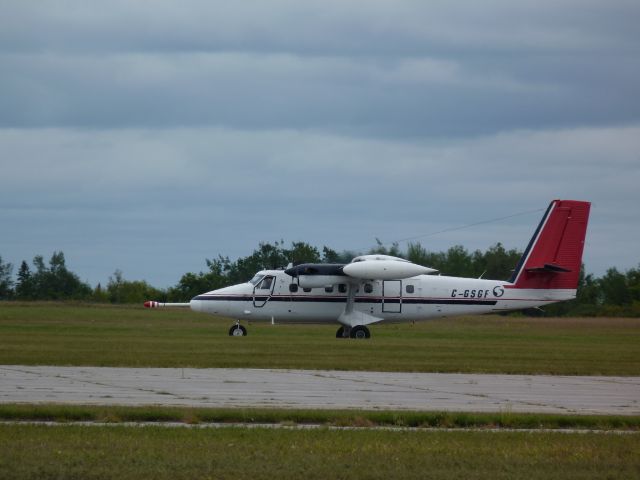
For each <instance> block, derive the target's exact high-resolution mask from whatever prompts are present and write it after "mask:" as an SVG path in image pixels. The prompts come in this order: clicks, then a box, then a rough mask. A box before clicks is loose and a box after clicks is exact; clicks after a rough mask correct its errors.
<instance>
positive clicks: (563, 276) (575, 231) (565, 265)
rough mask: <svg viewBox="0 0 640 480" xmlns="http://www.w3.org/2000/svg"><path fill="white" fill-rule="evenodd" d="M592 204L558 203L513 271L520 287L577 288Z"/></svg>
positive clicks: (546, 216) (540, 226)
mask: <svg viewBox="0 0 640 480" xmlns="http://www.w3.org/2000/svg"><path fill="white" fill-rule="evenodd" d="M590 208H591V204H590V203H589V202H579V201H576V200H554V201H552V202H551V204H550V205H549V208H548V209H547V213H545V215H544V217H542V221H541V222H540V225H538V229H537V230H536V232H535V233H534V235H533V237H532V238H531V241H530V242H529V246H528V247H527V249H526V250H525V252H524V255H522V258H521V259H520V261H519V262H518V266H517V267H516V270H515V271H514V272H513V276H512V277H511V280H510V281H511V282H512V283H514V284H515V287H516V288H545V289H552V288H562V289H565V288H566V289H576V288H577V287H578V277H579V275H580V267H581V264H582V250H583V249H584V238H585V235H586V233H587V222H588V220H589V209H590Z"/></svg>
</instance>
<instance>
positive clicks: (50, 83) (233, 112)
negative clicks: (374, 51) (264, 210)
mask: <svg viewBox="0 0 640 480" xmlns="http://www.w3.org/2000/svg"><path fill="white" fill-rule="evenodd" d="M0 60H1V61H2V63H3V65H5V66H6V68H7V71H8V72H9V73H8V74H7V75H4V76H3V77H2V78H0V88H1V89H2V91H3V92H4V94H3V96H2V97H0V125H2V126H5V127H13V126H18V127H32V126H35V127H46V126H74V127H75V126H78V127H80V126H81V127H89V128H94V127H96V128H112V127H122V126H129V127H140V126H142V127H175V126H200V125H203V126H209V125H217V126H227V127H232V128H244V129H256V128H261V129H274V128H275V129H277V128H295V129H298V128H303V129H324V130H327V131H333V132H340V133H344V134H356V135H360V136H363V135H364V136H387V137H393V136H399V137H403V136H405V137H411V136H431V137H433V136H440V135H444V136H460V135H482V134H487V133H492V132H498V131H503V130H509V129H522V128H548V127H549V126H554V125H555V126H559V127H567V126H586V125H606V124H611V123H613V124H625V123H633V122H634V121H636V120H637V119H638V118H640V102H637V101H635V100H634V99H635V98H638V95H637V93H638V86H637V82H634V81H633V79H634V78H637V77H638V76H640V63H639V62H629V63H625V62H624V61H623V62H622V66H620V65H617V64H616V63H615V62H614V61H612V60H608V61H607V62H605V63H604V64H602V65H591V64H585V63H584V62H583V61H582V60H575V61H574V60H573V59H571V58H567V59H566V62H567V64H574V65H575V67H576V70H575V71H571V66H570V65H567V64H563V66H562V69H560V72H559V73H558V71H557V70H556V69H555V65H556V62H557V61H558V59H555V60H554V61H550V60H549V59H546V58H543V59H541V60H537V59H535V58H534V59H530V60H529V61H524V60H515V61H513V62H510V63H507V64H502V65H501V66H496V65H489V66H487V65H482V64H481V65H477V64H476V63H474V62H471V63H468V62H467V63H464V62H462V61H460V60H457V59H449V60H438V59H432V58H414V59H398V60H395V61H391V62H390V61H385V62H380V61H377V60H375V59H362V58H355V59H347V58H344V57H321V58H318V57H308V58H307V57H299V56H292V55H254V54H235V53H221V54H203V53H198V54H174V55H156V54H153V55H147V54H131V55H129V54H127V55H106V56H100V57H93V56H88V55H71V56H69V55H58V54H28V55H5V56H2V57H1V58H0ZM622 60H624V59H622ZM536 63H537V64H538V65H539V67H540V68H539V70H540V71H539V72H537V73H536V74H535V75H533V76H529V73H530V72H531V69H532V68H533V67H532V64H536ZM603 67H610V68H608V71H609V72H612V73H613V74H612V75H602V74H601V73H600V69H602V68H603ZM616 71H620V72H621V75H619V76H616V75H615V73H616ZM581 75H582V76H581ZM630 99H631V100H630Z"/></svg>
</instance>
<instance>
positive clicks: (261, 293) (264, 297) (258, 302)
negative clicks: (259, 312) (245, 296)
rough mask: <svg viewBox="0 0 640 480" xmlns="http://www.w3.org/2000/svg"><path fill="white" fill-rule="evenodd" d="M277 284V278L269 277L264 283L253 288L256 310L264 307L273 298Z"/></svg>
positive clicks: (264, 279)
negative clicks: (272, 294)
mask: <svg viewBox="0 0 640 480" xmlns="http://www.w3.org/2000/svg"><path fill="white" fill-rule="evenodd" d="M275 284H276V278H275V277H274V276H272V275H267V276H266V277H264V278H263V279H262V281H261V282H260V283H259V284H257V285H256V286H255V287H253V306H254V307H256V308H260V307H264V306H265V305H266V303H267V302H268V301H269V299H270V298H271V293H273V287H274V285H275Z"/></svg>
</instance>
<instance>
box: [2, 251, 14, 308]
mask: <svg viewBox="0 0 640 480" xmlns="http://www.w3.org/2000/svg"><path fill="white" fill-rule="evenodd" d="M12 273H13V265H12V264H10V263H4V262H3V261H2V257H1V256H0V300H8V299H9V298H11V297H12V296H13V280H12V279H11V274H12Z"/></svg>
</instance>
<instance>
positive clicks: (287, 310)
mask: <svg viewBox="0 0 640 480" xmlns="http://www.w3.org/2000/svg"><path fill="white" fill-rule="evenodd" d="M590 206H591V204H590V203H589V202H582V201H575V200H553V201H552V202H551V204H550V205H549V208H548V209H547V211H546V213H545V214H544V216H543V218H542V221H541V222H540V224H539V225H538V228H537V229H536V231H535V233H534V234H533V237H532V238H531V241H530V242H529V245H528V246H527V249H526V250H525V252H524V254H523V255H522V258H521V259H520V261H519V262H518V265H517V266H516V268H515V270H514V272H513V275H512V277H511V279H510V280H509V281H500V280H485V279H482V278H459V277H447V276H444V275H434V274H435V273H436V272H437V271H436V270H434V269H432V268H429V267H424V266H421V265H416V264H415V263H411V262H409V261H408V260H405V259H402V258H397V257H391V256H388V255H362V256H359V257H356V258H354V259H353V260H352V261H351V263H348V264H323V263H306V264H301V265H295V266H292V265H290V266H289V267H288V268H286V269H282V270H262V271H260V272H258V273H256V275H255V276H254V277H253V278H252V279H251V280H249V281H248V282H247V283H243V284H239V285H233V286H231V287H226V288H220V289H218V290H213V291H211V292H207V293H203V294H202V295H198V296H197V297H195V298H193V299H192V300H191V301H190V302H189V303H159V302H153V301H150V302H146V303H145V306H146V307H149V308H155V307H179V306H180V307H187V306H188V307H191V309H192V310H195V311H197V312H204V313H210V314H214V315H221V316H225V317H231V318H234V319H236V323H235V324H234V325H233V326H232V327H231V329H230V330H229V335H233V336H244V335H246V334H247V330H246V328H245V327H244V326H243V325H241V324H240V320H241V319H246V320H247V321H269V322H272V323H308V324H317V323H334V324H338V325H339V328H338V331H337V332H336V337H337V338H369V337H370V331H369V328H368V326H369V325H372V324H376V323H383V322H387V323H388V322H404V321H420V320H427V319H430V318H438V317H449V316H455V315H471V314H482V313H496V312H505V311H510V310H521V309H526V308H535V307H541V306H544V305H548V304H550V303H554V302H561V301H564V300H571V299H573V298H575V296H576V289H577V286H578V277H579V274H580V267H581V263H582V251H583V248H584V240H585V235H586V230H587V222H588V219H589V210H590Z"/></svg>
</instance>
